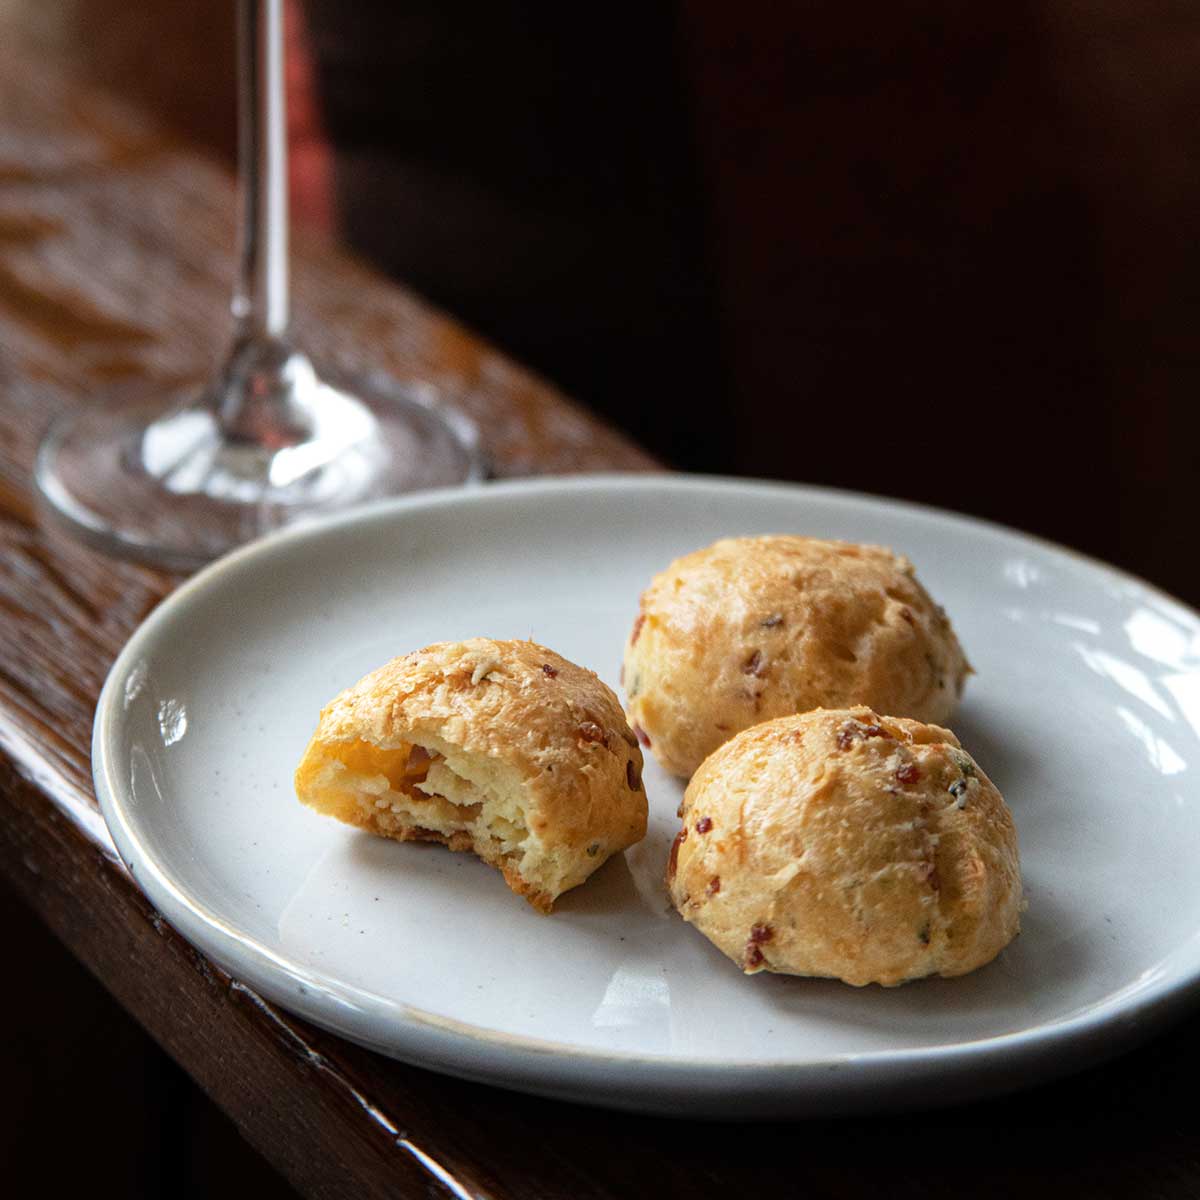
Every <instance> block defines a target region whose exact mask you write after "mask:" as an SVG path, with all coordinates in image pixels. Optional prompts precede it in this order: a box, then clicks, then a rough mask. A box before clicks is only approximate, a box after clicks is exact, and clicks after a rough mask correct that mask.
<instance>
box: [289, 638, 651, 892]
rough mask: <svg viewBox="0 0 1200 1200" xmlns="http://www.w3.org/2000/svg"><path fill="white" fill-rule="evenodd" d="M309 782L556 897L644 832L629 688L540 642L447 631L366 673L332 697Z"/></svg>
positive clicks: (303, 773) (351, 819) (305, 767)
mask: <svg viewBox="0 0 1200 1200" xmlns="http://www.w3.org/2000/svg"><path fill="white" fill-rule="evenodd" d="M296 792H297V794H298V795H299V797H300V799H301V800H302V801H303V802H304V803H305V804H308V805H311V806H312V807H313V808H315V809H317V810H318V811H320V812H323V813H327V814H329V815H330V816H334V817H337V818H338V819H339V820H342V821H346V822H348V823H349V824H351V825H357V826H360V827H361V828H363V829H366V830H369V831H370V832H372V833H377V834H380V835H382V836H384V837H390V838H396V839H398V840H399V841H434V842H442V843H443V844H445V845H447V846H449V847H450V849H451V850H473V851H474V852H475V853H476V854H478V855H479V857H480V858H482V859H483V860H484V861H485V862H488V863H490V864H492V865H493V866H495V867H497V868H498V869H499V870H500V871H501V872H502V873H503V875H504V878H505V881H506V882H507V883H508V885H509V887H511V888H512V889H513V891H515V892H517V893H519V894H520V895H522V896H524V897H525V898H526V899H527V900H528V901H529V903H530V904H532V905H533V906H534V907H535V908H537V909H539V910H540V911H542V912H549V911H550V909H551V907H552V906H553V904H554V901H555V900H556V899H557V898H558V897H559V896H560V895H562V893H563V892H565V891H567V890H568V889H569V888H573V887H576V886H577V885H578V884H581V883H582V882H583V881H584V880H585V879H586V878H587V877H588V876H589V875H590V874H591V873H592V872H593V871H594V870H596V868H597V867H599V866H600V865H601V863H603V862H604V861H605V860H606V859H607V858H608V857H609V856H610V855H613V854H616V853H618V852H619V851H621V850H624V849H625V848H626V847H627V846H631V845H633V843H635V842H637V841H640V840H641V838H643V837H644V836H645V833H646V793H645V790H644V788H643V787H642V755H641V751H640V750H639V749H638V745H637V739H636V738H635V737H634V736H633V734H632V732H631V731H630V729H629V726H628V725H627V724H626V722H625V715H624V713H623V712H622V711H621V706H620V703H619V702H618V700H617V698H616V696H615V695H613V693H612V691H611V690H610V689H609V688H608V687H606V686H605V685H604V684H603V683H602V682H601V681H600V679H599V678H597V676H596V675H595V674H594V673H593V672H591V671H587V670H584V668H582V667H578V666H576V665H575V664H574V663H571V662H568V661H567V660H566V659H565V658H562V657H561V656H560V655H558V654H555V653H554V651H553V650H547V649H546V648H545V647H544V646H539V645H537V644H535V643H534V642H518V641H493V640H491V639H489V638H472V639H470V640H469V641H465V642H444V643H440V644H438V645H434V646H428V647H426V648H425V649H424V650H419V651H416V652H415V653H413V654H406V655H405V656H404V657H403V658H397V659H394V660H393V661H392V662H390V663H388V664H387V665H386V666H383V667H381V668H380V669H379V670H377V671H375V672H373V673H372V674H370V675H368V676H366V678H364V679H362V680H360V681H359V682H358V683H357V684H355V685H354V686H353V687H351V688H349V689H347V690H346V691H344V692H342V694H341V695H340V696H338V697H337V698H336V699H335V700H334V701H333V702H332V703H331V704H330V705H329V706H328V707H327V708H325V710H324V711H323V712H322V713H321V720H320V724H319V726H318V728H317V732H316V734H315V735H314V736H313V739H312V741H311V742H310V743H309V746H308V749H307V751H305V754H304V758H303V760H302V761H301V763H300V766H299V768H298V769H297V771H296Z"/></svg>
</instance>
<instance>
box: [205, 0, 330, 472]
mask: <svg viewBox="0 0 1200 1200" xmlns="http://www.w3.org/2000/svg"><path fill="white" fill-rule="evenodd" d="M283 4H284V0H238V274H237V280H236V282H235V284H234V293H233V316H234V342H233V349H232V351H231V353H230V356H229V358H228V360H227V361H226V363H225V366H224V369H223V370H222V372H221V377H220V379H219V381H218V384H217V389H216V396H215V401H216V409H217V418H218V422H219V424H220V427H221V432H222V434H223V435H224V437H225V438H227V439H228V440H229V441H231V442H235V443H240V444H243V445H246V444H249V445H252V446H255V447H258V448H260V449H262V450H263V451H265V452H273V451H276V450H279V449H281V448H283V447H286V446H291V445H295V444H296V443H297V442H302V441H305V440H307V439H308V438H309V437H311V436H312V432H313V417H314V413H313V405H314V402H315V399H316V395H317V386H316V381H315V377H314V375H313V371H312V365H311V364H310V363H309V361H308V359H307V358H306V357H305V356H304V355H303V354H301V353H300V352H299V351H297V350H295V349H293V347H292V346H291V344H290V342H289V340H288V324H289V313H288V301H289V296H288V174H287V98H286V95H285V91H284V59H283Z"/></svg>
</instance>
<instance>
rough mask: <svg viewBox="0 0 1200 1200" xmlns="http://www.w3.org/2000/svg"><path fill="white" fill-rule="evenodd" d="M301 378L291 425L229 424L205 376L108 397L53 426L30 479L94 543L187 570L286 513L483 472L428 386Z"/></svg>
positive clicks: (279, 523)
mask: <svg viewBox="0 0 1200 1200" xmlns="http://www.w3.org/2000/svg"><path fill="white" fill-rule="evenodd" d="M305 391H306V396H305V410H306V415H307V417H308V418H309V421H308V427H307V428H306V429H305V430H304V431H303V434H302V435H301V436H298V437H272V436H271V431H270V430H265V431H263V434H262V436H257V437H256V436H247V435H240V436H234V435H231V434H230V433H229V432H228V430H227V428H226V427H225V426H224V425H223V424H222V422H221V420H220V419H219V417H218V412H219V408H220V405H219V403H217V402H215V397H216V391H215V390H214V388H210V389H205V388H195V389H192V390H191V391H190V392H185V393H183V394H177V395H173V396H168V397H164V396H162V395H161V394H158V395H156V396H153V397H150V396H147V395H146V392H145V390H144V389H142V390H140V391H139V392H138V393H136V394H132V393H127V394H125V395H121V396H112V397H106V398H105V399H104V400H102V401H99V402H97V403H96V404H95V405H93V406H89V407H87V408H85V409H82V410H78V411H76V412H72V413H69V414H67V415H66V416H65V417H63V418H62V419H60V420H59V421H58V422H56V423H55V424H54V425H52V426H51V428H50V430H49V432H48V433H47V435H46V437H45V439H44V441H43V442H42V445H41V448H40V450H39V451H38V457H37V463H36V467H35V478H36V481H37V485H38V488H39V490H40V492H41V495H42V498H43V499H44V500H45V501H46V502H47V503H48V504H49V506H50V508H51V510H52V512H53V514H54V515H55V516H57V517H59V518H61V519H62V520H65V521H66V522H67V523H68V524H69V525H70V527H71V528H72V529H73V530H74V531H75V532H76V533H78V534H79V535H80V536H81V537H83V538H85V539H86V540H87V541H89V542H90V543H92V544H93V545H95V546H97V547H99V548H100V549H102V550H105V551H108V552H109V553H114V554H120V555H122V556H124V557H127V558H134V559H137V560H139V561H141V562H146V563H149V564H151V565H153V566H158V567H165V568H167V569H168V570H191V569H194V568H196V567H198V566H201V565H203V564H204V563H206V562H208V561H210V560H211V559H213V558H216V557H218V556H219V555H221V554H224V553H225V552H226V551H227V550H231V549H232V548H233V547H235V546H238V545H241V544H242V543H243V542H247V541H249V540H251V539H252V538H255V537H259V536H260V535H262V534H265V533H269V532H271V531H272V530H276V529H280V528H282V527H283V526H285V525H291V524H294V523H296V522H299V521H303V520H308V519H311V518H314V517H319V516H325V515H327V514H330V513H335V512H340V511H342V510H343V509H346V508H349V507H351V506H353V505H357V504H363V503H366V502H367V501H371V500H378V499H382V498H383V497H386V496H396V495H400V494H403V493H406V492H412V491H417V490H420V489H424V488H435V487H447V486H451V485H454V484H461V483H466V482H470V481H472V480H477V479H480V478H482V475H483V470H482V459H481V456H480V453H479V446H478V438H477V436H476V432H475V427H474V425H473V424H472V423H471V422H470V421H468V420H467V419H466V418H465V417H464V416H462V415H461V414H460V413H458V412H456V411H454V410H453V409H447V408H443V407H442V406H440V405H439V404H437V402H436V394H435V393H434V391H433V389H432V388H431V387H429V386H428V385H424V384H415V385H408V386H404V385H400V384H397V383H395V382H393V381H392V380H390V379H388V378H387V377H384V376H378V377H377V376H373V375H365V376H356V377H354V378H346V377H343V376H341V375H340V374H334V373H329V374H324V375H322V376H310V382H309V384H308V386H307V388H306V389H305Z"/></svg>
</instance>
